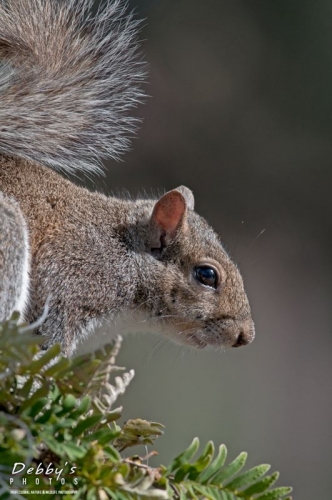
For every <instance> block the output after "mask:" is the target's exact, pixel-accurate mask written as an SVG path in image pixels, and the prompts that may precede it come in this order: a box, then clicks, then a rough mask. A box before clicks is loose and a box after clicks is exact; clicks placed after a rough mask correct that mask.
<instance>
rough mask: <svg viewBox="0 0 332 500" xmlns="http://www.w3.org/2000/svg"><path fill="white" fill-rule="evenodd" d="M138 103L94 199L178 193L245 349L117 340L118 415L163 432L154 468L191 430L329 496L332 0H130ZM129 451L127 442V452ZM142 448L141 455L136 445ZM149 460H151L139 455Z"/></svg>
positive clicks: (298, 490)
mask: <svg viewBox="0 0 332 500" xmlns="http://www.w3.org/2000/svg"><path fill="white" fill-rule="evenodd" d="M130 6H131V7H132V8H135V9H136V12H137V16H138V17H140V18H145V19H146V21H145V22H144V28H143V30H142V33H141V38H142V40H143V41H142V48H143V50H144V53H145V56H146V59H147V60H148V62H149V66H150V76H149V84H148V85H147V86H146V90H147V92H148V93H149V95H150V96H151V98H149V99H148V101H147V103H146V105H145V106H141V107H140V108H139V109H138V111H137V114H138V116H141V117H144V122H143V125H142V127H141V129H140V132H139V134H138V138H137V139H135V140H134V142H133V148H132V152H130V153H128V154H127V155H126V156H125V157H124V163H123V164H118V163H115V162H114V163H112V164H110V165H108V166H109V167H110V168H109V171H108V174H107V177H106V178H104V179H95V187H96V188H97V189H98V190H100V191H104V192H106V193H110V192H111V191H114V192H117V191H121V190H122V189H124V188H125V189H127V190H128V191H129V192H130V193H131V194H132V195H133V196H135V195H136V194H137V193H139V192H142V191H143V190H145V191H147V192H156V191H157V190H159V191H160V190H169V189H172V188H174V187H176V186H178V185H180V184H185V185H187V186H189V187H190V188H191V189H192V190H193V191H194V194H195V197H196V209H197V211H198V212H199V213H200V214H201V215H203V216H204V217H205V218H206V219H207V220H208V221H209V222H210V223H211V225H212V226H213V227H214V228H215V229H216V231H217V232H218V233H219V234H220V236H221V239H222V242H223V243H224V245H225V247H226V249H227V250H228V251H229V253H230V255H231V256H232V258H233V259H234V260H235V261H236V262H237V263H238V265H239V267H240V269H241V271H242V274H243V276H244V280H245V285H246V289H247V292H248V295H249V298H250V302H251V305H252V309H253V316H254V320H255V323H256V339H255V341H254V342H253V344H251V345H250V346H248V347H245V348H242V349H233V350H229V351H227V352H225V353H218V352H204V351H203V352H196V351H194V350H190V349H187V348H181V347H179V346H176V345H173V344H171V343H170V342H168V341H164V342H163V341H160V339H161V337H158V335H143V336H142V335H137V336H135V335H131V336H129V337H127V338H126V339H125V342H124V346H123V349H122V352H121V355H120V359H119V360H118V362H119V363H120V364H122V365H124V366H126V367H128V368H134V369H135V371H136V377H135V379H134V381H133V382H132V384H131V386H130V387H129V389H128V391H127V393H126V395H125V396H124V397H123V398H122V399H121V401H120V402H121V404H123V405H124V420H126V419H128V418H134V417H141V418H146V419H149V420H154V421H157V422H162V423H163V424H165V426H166V434H165V436H164V437H161V438H160V439H159V440H158V441H157V443H156V449H157V450H158V451H159V457H157V460H156V462H155V463H157V462H159V463H160V462H162V463H166V462H168V461H169V460H170V459H171V458H172V457H174V456H175V455H176V454H177V453H179V452H180V451H182V450H183V449H184V448H185V447H186V446H188V445H189V443H190V442H191V440H192V438H193V437H194V436H198V437H199V438H200V440H201V442H202V444H205V442H206V441H207V440H209V439H212V440H214V442H215V443H216V445H217V444H220V443H222V442H223V443H225V444H226V445H227V447H228V449H229V456H230V458H235V455H236V454H238V453H239V452H241V451H243V450H245V451H248V453H249V465H256V464H258V463H266V462H267V463H271V464H272V467H273V470H279V471H280V472H281V482H282V485H292V486H293V487H294V489H295V491H294V499H301V500H313V499H319V500H329V499H330V498H331V467H332V446H331V445H332V439H331V437H332V436H331V434H332V431H331V429H332V425H331V424H332V419H331V417H332V390H331V379H332V377H331V376H332V362H331V360H332V356H331V352H332V331H331V330H332V310H331V298H332V259H331V253H332V249H331V248H332V232H331V208H332V207H331V205H332V202H331V188H332V182H331V181H332V169H331V164H332V141H331V137H332V30H331V22H332V7H331V3H330V2H329V1H328V0H317V1H316V2H314V3H312V2H304V1H303V0H287V1H286V0H278V1H269V2H267V1H266V0H255V1H254V0H232V1H231V2H230V1H228V2H225V1H223V0H208V1H206V2H202V1H198V0H176V1H175V0H168V1H166V0H146V1H144V0H136V1H132V2H130ZM134 451H135V450H134ZM137 452H138V453H142V454H145V450H144V449H142V450H137ZM150 463H151V462H150Z"/></svg>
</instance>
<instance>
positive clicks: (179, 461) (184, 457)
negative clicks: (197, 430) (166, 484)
mask: <svg viewBox="0 0 332 500" xmlns="http://www.w3.org/2000/svg"><path fill="white" fill-rule="evenodd" d="M198 448H199V439H198V438H197V437H196V438H194V439H193V441H192V443H191V444H190V445H189V446H188V448H187V449H186V450H185V451H184V452H182V453H180V455H178V456H177V457H175V458H174V460H173V462H172V463H171V464H170V465H169V466H168V468H167V474H170V473H171V472H174V471H176V470H177V469H179V468H180V467H181V466H182V465H183V464H185V463H186V462H188V461H189V460H190V459H191V458H192V457H193V456H194V455H195V453H196V452H197V450H198Z"/></svg>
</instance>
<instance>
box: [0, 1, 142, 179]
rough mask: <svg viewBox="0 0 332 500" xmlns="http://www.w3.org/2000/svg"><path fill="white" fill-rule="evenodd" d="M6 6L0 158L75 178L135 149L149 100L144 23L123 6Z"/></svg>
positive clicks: (0, 51) (1, 18) (1, 35)
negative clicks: (144, 86) (139, 112)
mask: <svg viewBox="0 0 332 500" xmlns="http://www.w3.org/2000/svg"><path fill="white" fill-rule="evenodd" d="M93 3H94V2H93V0H1V3H0V152H1V153H2V154H8V155H14V156H20V157H23V158H26V159H29V160H33V161H37V162H39V163H42V164H46V165H48V166H50V167H53V168H55V169H57V170H62V171H66V172H72V171H75V170H83V171H85V172H91V171H96V170H99V168H100V160H101V159H102V158H118V156H119V154H120V153H122V152H123V151H124V150H126V149H127V148H128V146H129V138H130V136H131V135H132V134H133V133H134V131H135V129H136V127H137V122H138V120H137V118H134V117H131V116H130V115H129V114H128V112H129V111H130V110H131V109H132V108H134V107H135V106H136V105H137V104H138V103H139V102H140V101H141V100H142V98H143V97H144V94H143V91H142V90H141V88H140V84H141V82H142V81H143V80H144V76H145V64H144V63H143V62H142V61H141V59H140V54H139V52H138V50H137V49H138V45H137V30H138V22H137V21H134V20H133V19H132V16H131V15H129V16H128V15H126V14H125V10H126V5H125V4H124V3H123V2H122V1H121V0H113V1H111V0H105V1H104V2H103V3H102V6H101V7H100V8H99V10H98V12H97V13H96V14H95V15H94V14H93V13H92V8H93Z"/></svg>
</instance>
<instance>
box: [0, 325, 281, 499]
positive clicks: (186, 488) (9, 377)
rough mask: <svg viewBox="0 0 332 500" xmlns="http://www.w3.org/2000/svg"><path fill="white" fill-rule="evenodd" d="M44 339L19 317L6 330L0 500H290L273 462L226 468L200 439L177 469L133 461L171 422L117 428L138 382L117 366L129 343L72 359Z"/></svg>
mask: <svg viewBox="0 0 332 500" xmlns="http://www.w3.org/2000/svg"><path fill="white" fill-rule="evenodd" d="M38 342H39V340H38V337H36V336H33V335H32V334H31V331H29V329H28V328H27V327H18V326H17V317H13V319H12V320H10V321H8V322H6V323H3V324H0V458H1V464H0V499H9V498H10V499H12V498H30V499H34V498H41V497H42V498H47V499H58V498H63V499H66V500H69V499H73V500H75V499H77V500H82V499H86V500H95V499H100V500H106V499H112V500H147V499H158V500H162V499H178V500H185V499H195V500H196V499H210V500H253V499H255V500H279V499H284V500H287V499H286V498H285V497H286V496H287V495H288V494H289V493H290V491H291V488H284V487H277V488H272V489H271V487H272V486H273V485H274V483H275V482H276V481H277V479H278V473H277V472H275V473H273V474H271V475H266V473H267V472H268V470H269V465H259V466H257V467H254V468H252V469H249V470H246V471H245V472H242V470H243V467H244V465H245V462H246V458H247V454H246V453H241V454H240V455H239V456H238V457H237V458H235V460H233V461H231V462H230V463H229V464H228V465H225V462H226V455H227V450H226V447H225V446H224V445H221V446H220V447H219V449H218V451H217V452H216V451H215V447H214V444H213V443H212V442H209V443H208V444H207V445H206V446H205V448H204V449H203V451H202V452H201V453H200V454H198V451H199V441H198V439H197V438H195V439H194V440H193V442H192V443H191V445H190V446H189V447H188V448H187V449H186V450H185V451H184V452H183V453H181V454H180V455H179V456H177V457H176V458H175V459H174V460H173V461H172V463H171V464H170V465H169V466H168V467H164V466H160V467H158V468H153V467H150V466H149V465H148V464H147V462H146V458H140V457H137V456H133V457H131V458H125V457H124V456H122V455H121V452H122V451H123V450H124V449H126V448H129V447H131V446H136V445H138V444H150V445H151V444H153V442H154V440H155V439H156V438H157V437H158V436H159V435H161V434H162V433H163V426H162V425H161V424H158V423H156V422H147V421H145V420H140V419H136V420H129V421H127V422H126V423H125V424H124V425H123V426H122V427H121V426H119V425H118V424H117V423H116V421H117V420H118V419H119V418H120V416H121V408H116V409H114V408H113V406H114V403H115V402H116V399H117V397H118V396H119V395H120V394H123V392H124V391H125V389H126V387H127V386H128V384H129V383H130V381H131V379H132V378H133V372H132V371H131V372H128V373H122V374H121V375H120V374H119V372H120V371H121V370H123V369H122V368H119V367H117V366H116V365H115V357H116V355H117V352H118V350H119V346H120V341H119V340H118V341H117V342H115V343H114V344H113V345H112V346H106V347H105V348H104V349H103V350H99V351H96V352H95V353H94V354H89V355H84V356H79V357H77V358H75V359H73V360H69V359H66V358H63V357H61V356H60V355H59V353H60V349H59V347H58V346H53V347H52V348H50V349H49V350H48V351H40V349H39V347H38ZM115 374H116V376H115ZM152 454H155V453H153V452H152ZM197 454H198V457H196V456H197ZM150 455H151V454H150ZM195 457H196V458H195ZM15 463H16V464H18V465H16V468H15V469H14V470H15V471H18V472H20V470H21V475H20V476H19V475H18V474H13V472H14V471H13V467H14V464H15ZM11 478H12V479H13V478H14V482H13V483H12V484H10V479H11ZM23 478H24V479H25V481H26V483H25V484H24V483H23V484H22V479H23ZM24 491H29V494H25V493H24ZM287 498H288V500H289V499H290V497H287Z"/></svg>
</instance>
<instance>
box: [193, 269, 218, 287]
mask: <svg viewBox="0 0 332 500" xmlns="http://www.w3.org/2000/svg"><path fill="white" fill-rule="evenodd" d="M195 278H196V279H197V281H199V282H200V283H201V284H202V285H205V286H209V287H210V288H217V287H218V273H217V271H216V270H215V269H214V268H213V267H210V266H197V267H195Z"/></svg>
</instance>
